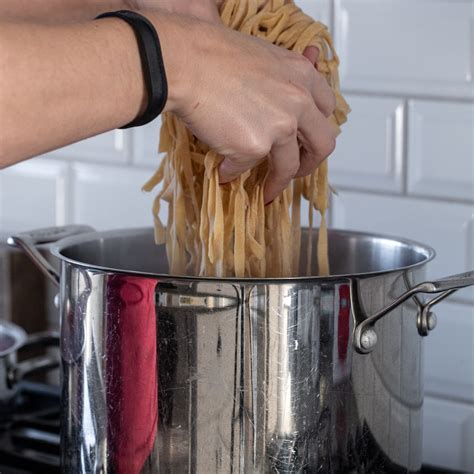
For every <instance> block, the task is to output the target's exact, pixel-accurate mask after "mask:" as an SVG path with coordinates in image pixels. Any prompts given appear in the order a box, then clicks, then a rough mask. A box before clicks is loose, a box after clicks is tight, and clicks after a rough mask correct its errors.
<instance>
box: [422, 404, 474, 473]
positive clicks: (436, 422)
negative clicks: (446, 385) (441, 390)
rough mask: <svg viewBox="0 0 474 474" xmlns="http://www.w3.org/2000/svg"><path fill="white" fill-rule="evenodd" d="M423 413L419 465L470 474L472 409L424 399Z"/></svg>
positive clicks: (473, 432)
mask: <svg viewBox="0 0 474 474" xmlns="http://www.w3.org/2000/svg"><path fill="white" fill-rule="evenodd" d="M423 413H424V430H423V461H424V462H425V463H426V464H430V465H432V466H440V467H444V468H446V469H449V470H453V471H456V472H466V473H468V472H474V450H473V449H472V447H473V446H474V405H472V404H463V403H453V402H450V401H448V400H441V399H436V398H430V397H427V398H425V403H424V412H423Z"/></svg>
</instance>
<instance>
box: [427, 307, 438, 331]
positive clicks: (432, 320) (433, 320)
mask: <svg viewBox="0 0 474 474" xmlns="http://www.w3.org/2000/svg"><path fill="white" fill-rule="evenodd" d="M427 323H428V329H429V330H430V331H432V330H433V329H434V328H435V327H436V325H437V324H438V317H437V316H436V314H435V313H433V312H431V311H430V312H429V313H428V321H427Z"/></svg>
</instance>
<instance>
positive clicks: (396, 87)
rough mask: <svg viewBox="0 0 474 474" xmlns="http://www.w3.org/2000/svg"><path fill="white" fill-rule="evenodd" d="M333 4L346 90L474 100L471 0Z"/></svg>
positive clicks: (359, 0) (378, 0) (377, 0)
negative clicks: (471, 98) (472, 97)
mask: <svg viewBox="0 0 474 474" xmlns="http://www.w3.org/2000/svg"><path fill="white" fill-rule="evenodd" d="M335 3H336V10H335V16H336V21H335V25H336V26H335V28H336V48H337V51H338V53H339V56H340V58H341V79H342V84H343V87H345V88H348V89H351V90H364V91H371V92H374V91H390V92H396V93H407V94H422V95H426V94H428V95H433V94H441V95H444V96H450V97H469V96H472V93H473V82H472V81H473V77H472V76H473V75H472V49H471V45H472V36H471V23H472V19H473V10H474V9H473V6H472V1H471V0H455V1H452V0H416V1H415V0H335Z"/></svg>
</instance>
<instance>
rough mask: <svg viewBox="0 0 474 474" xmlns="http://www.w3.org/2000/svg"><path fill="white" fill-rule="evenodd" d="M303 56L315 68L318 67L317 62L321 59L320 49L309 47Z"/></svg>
mask: <svg viewBox="0 0 474 474" xmlns="http://www.w3.org/2000/svg"><path fill="white" fill-rule="evenodd" d="M303 56H304V57H306V58H308V59H309V60H310V62H311V64H312V65H313V66H315V67H316V61H317V60H318V58H319V49H318V48H316V46H308V47H306V48H305V50H304V51H303Z"/></svg>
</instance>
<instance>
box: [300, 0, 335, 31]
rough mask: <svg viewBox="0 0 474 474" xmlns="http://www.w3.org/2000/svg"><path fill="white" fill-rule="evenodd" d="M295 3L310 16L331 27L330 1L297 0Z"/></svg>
mask: <svg viewBox="0 0 474 474" xmlns="http://www.w3.org/2000/svg"><path fill="white" fill-rule="evenodd" d="M295 3H296V4H297V5H298V6H299V7H300V8H301V9H302V10H303V11H304V12H305V13H307V14H308V15H309V16H311V17H313V18H314V19H315V20H318V21H320V22H321V23H324V24H325V25H327V26H329V23H330V8H331V7H330V3H331V2H330V1H329V0H296V1H295Z"/></svg>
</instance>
